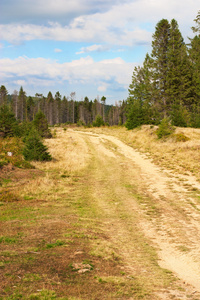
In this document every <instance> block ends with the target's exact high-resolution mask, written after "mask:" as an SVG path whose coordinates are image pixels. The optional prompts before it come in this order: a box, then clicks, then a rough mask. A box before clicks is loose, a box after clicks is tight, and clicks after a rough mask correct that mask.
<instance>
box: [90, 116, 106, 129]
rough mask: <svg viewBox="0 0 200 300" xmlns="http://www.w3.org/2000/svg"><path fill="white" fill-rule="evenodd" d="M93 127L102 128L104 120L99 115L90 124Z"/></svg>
mask: <svg viewBox="0 0 200 300" xmlns="http://www.w3.org/2000/svg"><path fill="white" fill-rule="evenodd" d="M92 125H93V127H101V126H104V125H105V123H104V120H103V118H102V117H101V116H100V115H97V116H96V119H95V121H94V122H93V123H92Z"/></svg>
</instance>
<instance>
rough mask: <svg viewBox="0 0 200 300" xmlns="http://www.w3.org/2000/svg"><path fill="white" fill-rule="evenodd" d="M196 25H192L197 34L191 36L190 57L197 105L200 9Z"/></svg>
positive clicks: (199, 67)
mask: <svg viewBox="0 0 200 300" xmlns="http://www.w3.org/2000/svg"><path fill="white" fill-rule="evenodd" d="M194 21H195V22H196V26H195V27H192V30H193V32H194V33H196V35H195V36H194V37H193V38H190V44H189V58H190V61H191V64H192V72H193V86H194V92H195V101H194V102H195V103H196V105H197V104H198V103H199V102H200V55H199V53H200V11H199V13H198V15H197V17H196V19H195V20H194Z"/></svg>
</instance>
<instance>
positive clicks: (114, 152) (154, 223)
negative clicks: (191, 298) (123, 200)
mask: <svg viewBox="0 0 200 300" xmlns="http://www.w3.org/2000/svg"><path fill="white" fill-rule="evenodd" d="M79 134H81V135H83V134H84V135H87V137H89V138H90V141H91V142H92V143H93V144H94V145H95V147H96V149H97V151H99V152H101V153H102V154H104V155H107V156H109V157H112V158H113V159H115V158H118V163H119V158H120V156H121V157H125V158H126V159H127V160H128V161H130V162H132V163H134V165H135V167H136V168H137V170H138V176H139V178H140V181H139V183H138V185H139V187H138V188H139V189H140V190H141V193H143V194H146V195H148V197H150V198H151V199H152V203H156V205H157V206H158V207H159V212H160V214H159V216H157V217H155V218H146V217H143V212H142V211H140V213H141V223H140V228H141V230H142V231H143V232H144V233H145V235H146V236H147V237H148V238H149V239H151V241H152V243H153V244H154V246H155V247H156V249H157V251H158V256H159V264H160V266H161V267H163V268H166V269H169V270H171V271H172V272H173V273H174V274H175V275H176V276H177V277H178V278H179V279H181V280H182V282H183V284H185V286H187V287H188V289H189V290H190V294H195V295H196V297H197V298H196V299H200V298H198V297H200V294H199V293H200V201H199V198H198V197H197V196H195V193H194V192H197V191H198V190H200V184H199V183H198V182H197V180H196V179H195V177H193V176H186V175H184V176H183V175H177V174H176V175H175V174H173V172H170V171H169V170H165V169H163V168H162V169H161V168H160V167H158V166H156V165H155V164H153V162H152V161H151V160H150V159H149V158H147V157H146V156H145V155H144V154H140V153H139V152H137V151H135V150H134V149H133V148H131V147H130V146H127V145H126V144H124V143H123V142H121V141H120V140H119V139H117V138H115V137H113V136H107V135H103V134H99V135H97V134H92V133H89V132H79ZM106 141H109V142H111V143H112V144H113V149H112V147H110V149H108V147H104V142H106ZM114 148H115V149H114ZM129 205H130V208H131V207H132V208H134V207H133V206H134V204H133V203H132V202H131V201H130V203H129ZM160 298H162V299H168V298H167V296H164V294H163V295H161V296H160ZM176 299H177V298H176ZM179 299H180V298H179ZM182 299H183V298H182Z"/></svg>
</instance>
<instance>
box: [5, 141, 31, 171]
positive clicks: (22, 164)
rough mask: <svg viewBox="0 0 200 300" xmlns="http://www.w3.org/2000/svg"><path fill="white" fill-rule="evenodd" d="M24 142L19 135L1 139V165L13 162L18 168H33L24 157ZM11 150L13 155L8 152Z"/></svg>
mask: <svg viewBox="0 0 200 300" xmlns="http://www.w3.org/2000/svg"><path fill="white" fill-rule="evenodd" d="M23 147H24V144H23V142H22V140H21V139H20V138H18V137H10V138H5V139H0V167H3V166H4V165H8V164H11V165H13V166H16V167H18V168H26V169H30V168H33V166H31V164H30V163H29V162H26V161H25V160H24V157H23ZM9 152H11V156H10V155H8V153H9Z"/></svg>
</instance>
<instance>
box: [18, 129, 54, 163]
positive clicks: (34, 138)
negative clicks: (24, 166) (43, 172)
mask: <svg viewBox="0 0 200 300" xmlns="http://www.w3.org/2000/svg"><path fill="white" fill-rule="evenodd" d="M24 142H25V147H24V149H23V155H24V158H25V159H26V160H28V161H33V160H36V161H50V160H52V157H51V155H50V154H49V152H47V147H46V146H45V145H44V144H43V143H42V141H41V137H40V136H39V134H38V132H37V131H36V130H34V129H32V130H31V131H30V133H29V135H28V136H27V137H26V138H25V140H24Z"/></svg>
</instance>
